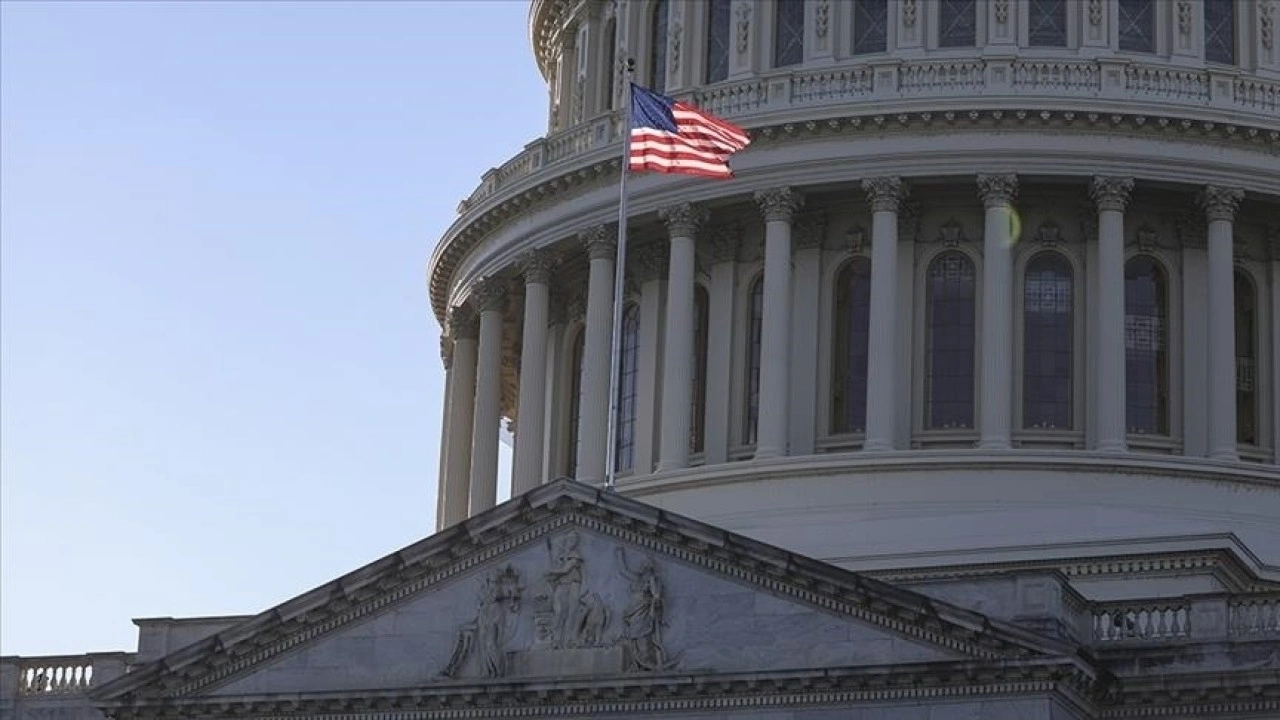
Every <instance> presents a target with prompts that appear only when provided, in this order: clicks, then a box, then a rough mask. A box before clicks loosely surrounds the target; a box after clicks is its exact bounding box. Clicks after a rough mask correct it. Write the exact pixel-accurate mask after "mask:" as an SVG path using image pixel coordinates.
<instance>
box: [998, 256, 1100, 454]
mask: <svg viewBox="0 0 1280 720" xmlns="http://www.w3.org/2000/svg"><path fill="white" fill-rule="evenodd" d="M1022 245H1023V247H1021V248H1020V249H1019V252H1018V254H1017V256H1016V257H1015V258H1014V271H1013V272H1014V274H1013V276H1014V278H1015V293H1014V307H1013V311H1014V329H1013V344H1014V358H1013V370H1014V378H1013V381H1014V407H1013V440H1014V445H1015V446H1017V447H1043V446H1052V447H1072V448H1082V447H1084V445H1085V424H1086V423H1087V422H1088V420H1087V413H1086V408H1085V405H1086V400H1085V399H1086V397H1087V393H1086V383H1087V380H1088V378H1086V377H1085V367H1086V363H1087V354H1088V353H1087V351H1088V348H1087V347H1086V342H1087V335H1086V321H1087V319H1086V313H1087V311H1088V305H1087V302H1086V301H1087V297H1086V296H1087V293H1086V268H1085V262H1084V258H1083V257H1081V255H1080V252H1079V250H1078V248H1077V246H1075V245H1074V244H1072V243H1071V242H1070V241H1069V240H1065V239H1064V240H1063V241H1061V242H1059V243H1058V244H1056V245H1052V246H1046V245H1042V244H1040V243H1037V242H1034V241H1031V242H1025V243H1022ZM1046 253H1051V254H1055V255H1057V256H1059V257H1061V258H1063V259H1064V260H1065V261H1066V262H1067V266H1068V267H1069V268H1070V269H1071V417H1070V427H1069V428H1056V429H1047V428H1028V427H1025V425H1026V423H1025V420H1024V412H1025V406H1024V403H1023V393H1024V392H1025V387H1026V375H1025V363H1026V337H1027V331H1026V281H1027V267H1028V266H1029V265H1030V264H1031V261H1032V260H1035V259H1036V258H1037V257H1039V256H1041V255H1044V254H1046Z"/></svg>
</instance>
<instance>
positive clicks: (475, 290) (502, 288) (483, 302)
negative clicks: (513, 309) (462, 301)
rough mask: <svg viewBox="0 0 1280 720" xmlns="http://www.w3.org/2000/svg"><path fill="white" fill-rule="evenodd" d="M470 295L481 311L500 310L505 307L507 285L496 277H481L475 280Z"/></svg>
mask: <svg viewBox="0 0 1280 720" xmlns="http://www.w3.org/2000/svg"><path fill="white" fill-rule="evenodd" d="M471 295H472V297H474V298H475V299H476V307H478V308H479V309H480V312H482V313H485V312H494V311H497V312H502V311H503V310H504V309H506V307H507V285H506V283H504V282H503V281H502V280H500V279H498V278H493V277H483V278H480V279H479V280H477V281H475V283H474V284H473V285H472V286H471Z"/></svg>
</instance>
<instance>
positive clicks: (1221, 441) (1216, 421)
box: [1199, 185, 1244, 460]
mask: <svg viewBox="0 0 1280 720" xmlns="http://www.w3.org/2000/svg"><path fill="white" fill-rule="evenodd" d="M1199 199H1200V204H1201V206H1202V207H1204V211H1205V219H1206V220H1208V221H1209V292H1208V295H1209V297H1208V302H1207V303H1206V304H1207V306H1208V311H1209V313H1208V315H1209V318H1208V325H1209V333H1208V337H1207V338H1206V339H1207V341H1208V343H1207V344H1208V349H1209V383H1208V388H1209V457H1210V458H1213V459H1214V460H1238V459H1239V458H1240V456H1239V454H1238V453H1237V452H1236V321H1235V282H1234V280H1235V278H1234V275H1235V262H1234V259H1233V256H1232V252H1233V243H1234V222H1235V215H1236V207H1237V206H1238V205H1239V204H1240V201H1241V200H1243V199H1244V191H1243V190H1240V189H1239V188H1226V187H1216V186H1213V185H1209V186H1206V187H1205V188H1204V190H1203V191H1202V192H1201V193H1200V198H1199Z"/></svg>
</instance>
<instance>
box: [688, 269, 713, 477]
mask: <svg viewBox="0 0 1280 720" xmlns="http://www.w3.org/2000/svg"><path fill="white" fill-rule="evenodd" d="M710 305H711V301H710V299H709V298H708V297H707V289H706V288H704V287H702V286H701V285H696V286H694V289H693V320H694V330H693V409H692V412H693V416H692V417H691V418H690V419H689V452H695V453H699V452H702V451H703V450H704V449H705V448H706V427H707V426H706V416H707V332H708V313H709V311H710Z"/></svg>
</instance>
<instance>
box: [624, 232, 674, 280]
mask: <svg viewBox="0 0 1280 720" xmlns="http://www.w3.org/2000/svg"><path fill="white" fill-rule="evenodd" d="M667 260H668V257H667V252H666V250H665V249H664V248H663V243H657V242H645V243H637V246H636V251H635V261H634V262H632V263H631V268H632V270H631V272H632V276H633V277H634V278H635V281H636V283H637V284H640V285H643V284H645V283H647V282H653V281H654V280H662V279H664V278H666V276H667Z"/></svg>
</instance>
